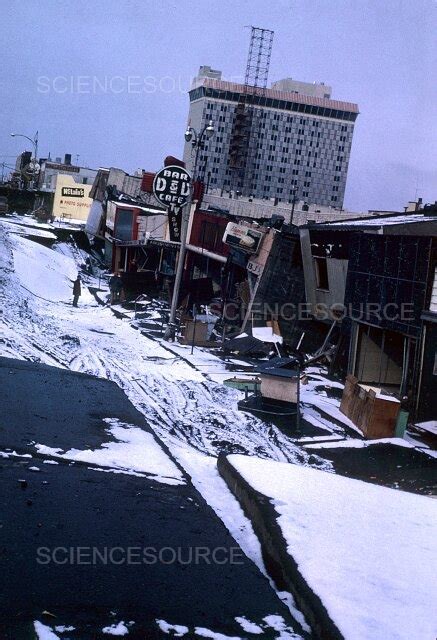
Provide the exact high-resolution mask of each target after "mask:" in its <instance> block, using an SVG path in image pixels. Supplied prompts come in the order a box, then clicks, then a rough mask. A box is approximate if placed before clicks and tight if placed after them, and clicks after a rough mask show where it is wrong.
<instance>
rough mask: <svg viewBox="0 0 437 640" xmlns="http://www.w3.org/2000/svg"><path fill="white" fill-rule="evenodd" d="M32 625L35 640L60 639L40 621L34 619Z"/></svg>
mask: <svg viewBox="0 0 437 640" xmlns="http://www.w3.org/2000/svg"><path fill="white" fill-rule="evenodd" d="M33 626H34V628H35V633H36V637H37V640H60V638H59V636H57V635H56V633H53V631H52V630H51V629H50V627H48V626H47V625H45V624H43V623H42V622H39V621H38V620H35V622H34V623H33Z"/></svg>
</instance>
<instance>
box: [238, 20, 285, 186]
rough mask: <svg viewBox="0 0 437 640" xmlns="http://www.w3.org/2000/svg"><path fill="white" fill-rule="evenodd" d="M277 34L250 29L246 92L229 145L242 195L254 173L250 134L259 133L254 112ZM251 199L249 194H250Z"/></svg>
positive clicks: (258, 28)
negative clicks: (274, 37) (256, 131)
mask: <svg viewBox="0 0 437 640" xmlns="http://www.w3.org/2000/svg"><path fill="white" fill-rule="evenodd" d="M273 36H274V31H271V30H270V29H262V28H260V27H251V36H250V44H249V54H248V56H247V65H246V74H245V77H244V88H243V91H242V93H241V94H240V99H239V102H238V105H237V107H236V109H235V115H234V123H233V127H232V134H231V141H230V144H229V161H228V164H229V168H230V169H233V174H234V179H233V181H232V182H233V184H234V189H241V190H242V191H243V193H245V192H246V191H247V192H249V190H250V179H251V177H252V176H253V173H254V162H253V160H254V153H253V151H254V148H253V144H251V134H252V133H253V132H254V130H255V129H257V126H256V125H257V122H256V119H257V116H259V115H260V111H259V110H257V109H255V108H254V106H253V105H254V104H255V103H256V96H258V95H259V94H262V93H263V92H264V89H266V87H267V79H268V75H269V67H270V57H271V54H272V46H273ZM247 195H249V193H247Z"/></svg>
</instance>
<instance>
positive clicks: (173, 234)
mask: <svg viewBox="0 0 437 640" xmlns="http://www.w3.org/2000/svg"><path fill="white" fill-rule="evenodd" d="M190 189H191V175H190V174H189V173H188V171H187V170H186V169H184V168H183V167H178V166H177V165H170V166H168V167H164V168H163V169H161V171H158V173H157V174H156V175H155V178H154V180H153V194H154V196H155V198H156V199H157V200H158V202H159V203H160V204H162V205H164V206H165V207H166V208H167V212H168V223H169V231H170V240H172V241H173V242H180V241H181V221H182V207H183V206H184V205H185V204H186V203H187V201H188V198H189V195H190Z"/></svg>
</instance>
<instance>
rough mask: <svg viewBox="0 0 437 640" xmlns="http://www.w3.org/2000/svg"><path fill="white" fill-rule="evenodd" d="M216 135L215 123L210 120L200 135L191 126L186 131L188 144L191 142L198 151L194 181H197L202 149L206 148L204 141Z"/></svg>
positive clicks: (194, 165) (195, 157) (195, 160)
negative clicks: (198, 161)
mask: <svg viewBox="0 0 437 640" xmlns="http://www.w3.org/2000/svg"><path fill="white" fill-rule="evenodd" d="M214 133H215V129H214V123H213V121H212V120H210V121H209V122H208V123H207V124H205V126H204V127H203V129H202V130H201V132H200V133H198V132H197V131H196V130H195V129H193V127H190V126H188V127H187V130H186V131H185V140H186V141H187V142H191V145H192V147H193V149H195V150H196V153H195V155H194V164H193V169H192V174H193V181H194V180H195V174H196V170H197V160H198V157H199V151H200V149H203V148H204V146H205V145H204V139H205V138H206V139H208V140H209V139H210V138H212V136H213V135H214Z"/></svg>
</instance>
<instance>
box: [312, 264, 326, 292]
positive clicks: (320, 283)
mask: <svg viewBox="0 0 437 640" xmlns="http://www.w3.org/2000/svg"><path fill="white" fill-rule="evenodd" d="M314 269H315V272H316V286H317V289H324V290H325V291H329V279H328V265H327V262H326V258H314Z"/></svg>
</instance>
